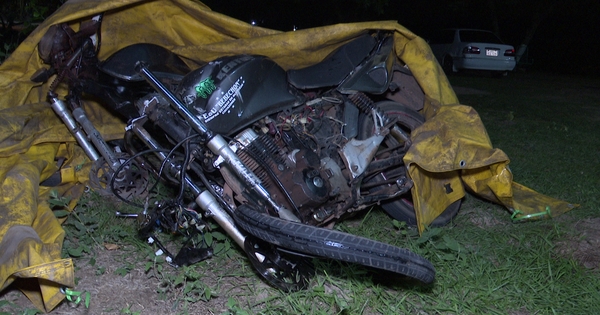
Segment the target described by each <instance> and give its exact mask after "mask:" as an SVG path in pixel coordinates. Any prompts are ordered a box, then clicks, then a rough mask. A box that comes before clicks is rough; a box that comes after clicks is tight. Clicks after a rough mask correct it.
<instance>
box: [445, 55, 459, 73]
mask: <svg viewBox="0 0 600 315" xmlns="http://www.w3.org/2000/svg"><path fill="white" fill-rule="evenodd" d="M442 68H443V69H444V73H446V75H450V74H453V73H456V71H454V60H452V57H451V56H450V55H446V56H444V59H443V60H442Z"/></svg>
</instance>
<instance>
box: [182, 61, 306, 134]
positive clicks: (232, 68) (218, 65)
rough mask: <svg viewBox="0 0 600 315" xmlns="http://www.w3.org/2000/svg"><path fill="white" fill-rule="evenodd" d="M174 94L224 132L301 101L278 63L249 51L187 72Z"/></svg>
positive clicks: (236, 128)
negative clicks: (247, 53)
mask: <svg viewBox="0 0 600 315" xmlns="http://www.w3.org/2000/svg"><path fill="white" fill-rule="evenodd" d="M176 94H177V95H178V96H179V97H180V98H181V100H182V101H183V102H184V104H185V105H186V106H187V107H188V109H189V110H190V112H192V114H194V115H196V117H198V118H199V119H201V120H203V121H204V122H205V124H206V125H207V127H208V128H210V129H211V130H212V131H214V132H217V133H220V134H224V135H231V134H233V133H234V132H236V131H239V130H240V129H242V128H244V127H246V126H248V125H249V124H251V123H253V122H255V121H256V120H258V119H260V118H262V117H264V116H266V115H270V114H272V113H275V112H277V111H281V110H284V109H286V108H291V107H293V106H294V105H298V104H301V103H302V101H303V97H302V96H301V94H300V93H297V92H295V90H293V89H292V88H291V87H290V85H289V84H288V82H287V80H286V73H285V71H284V70H283V69H282V68H281V67H280V66H279V65H277V64H276V63H275V62H274V61H272V60H271V59H269V58H267V57H265V56H253V55H238V56H229V57H223V58H219V59H216V60H214V61H211V62H210V63H208V64H207V65H206V66H204V67H202V68H199V69H196V70H194V71H192V72H190V73H189V74H187V75H186V76H185V77H184V78H183V80H182V81H181V83H180V84H179V87H178V88H177V91H176Z"/></svg>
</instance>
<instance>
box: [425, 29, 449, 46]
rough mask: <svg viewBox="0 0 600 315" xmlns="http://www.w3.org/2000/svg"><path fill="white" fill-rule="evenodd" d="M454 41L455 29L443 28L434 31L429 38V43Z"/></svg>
mask: <svg viewBox="0 0 600 315" xmlns="http://www.w3.org/2000/svg"><path fill="white" fill-rule="evenodd" d="M453 41H454V30H443V31H440V32H437V33H434V34H433V35H432V36H431V37H430V38H429V44H432V45H433V44H452V42H453Z"/></svg>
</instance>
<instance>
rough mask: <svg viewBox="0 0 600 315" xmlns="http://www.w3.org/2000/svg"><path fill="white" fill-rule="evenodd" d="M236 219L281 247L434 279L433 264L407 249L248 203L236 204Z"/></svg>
mask: <svg viewBox="0 0 600 315" xmlns="http://www.w3.org/2000/svg"><path fill="white" fill-rule="evenodd" d="M235 219H236V223H237V224H238V225H239V226H240V227H241V228H242V229H244V230H245V231H246V232H248V233H250V234H252V235H253V236H255V237H257V238H260V239H262V240H263V241H265V242H269V243H272V244H275V245H278V246H281V247H283V248H287V249H290V250H294V251H297V252H301V253H305V254H310V255H315V256H320V257H326V258H331V259H335V260H341V261H346V262H350V263H357V264H361V265H364V266H368V267H373V268H378V269H383V270H387V271H392V272H396V273H399V274H402V275H405V276H408V277H411V278H414V279H417V280H420V281H422V282H423V283H426V284H429V283H432V282H433V280H434V279H435V268H434V267H433V265H432V264H431V263H430V262H429V261H428V260H427V259H425V258H423V257H421V256H419V255H417V254H415V253H413V252H411V251H409V250H407V249H403V248H399V247H395V246H392V245H389V244H385V243H382V242H378V241H374V240H371V239H368V238H364V237H360V236H356V235H352V234H348V233H344V232H340V231H335V230H330V229H326V228H321V227H316V226H312V225H306V224H302V223H299V222H292V221H287V220H283V219H280V218H277V217H272V216H269V215H267V214H265V213H259V212H258V211H256V210H254V208H252V207H251V206H249V205H242V206H240V207H238V208H237V209H236V211H235Z"/></svg>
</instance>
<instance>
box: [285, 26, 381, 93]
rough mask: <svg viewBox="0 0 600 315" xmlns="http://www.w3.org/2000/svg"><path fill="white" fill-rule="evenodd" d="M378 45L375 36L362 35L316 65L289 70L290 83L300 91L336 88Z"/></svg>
mask: <svg viewBox="0 0 600 315" xmlns="http://www.w3.org/2000/svg"><path fill="white" fill-rule="evenodd" d="M376 44H377V40H376V39H375V38H374V37H373V36H371V35H369V34H364V35H361V36H360V37H358V38H356V39H354V40H352V41H351V42H349V43H347V44H344V45H343V46H341V47H340V48H338V49H337V50H335V51H334V52H333V53H331V54H330V55H329V56H327V57H325V59H323V61H321V62H319V63H317V64H315V65H312V66H309V67H306V68H302V69H297V70H289V71H288V72H287V75H288V81H289V82H290V84H291V85H293V86H295V87H296V88H298V89H314V88H321V87H328V86H336V85H338V84H340V82H342V80H343V79H344V78H346V76H347V75H348V74H349V73H350V72H351V71H352V70H354V69H355V68H356V67H357V66H358V65H359V64H360V63H361V62H362V61H363V60H364V59H365V58H366V57H367V56H368V55H369V53H370V52H371V51H372V50H373V48H374V47H375V45H376Z"/></svg>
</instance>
